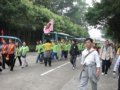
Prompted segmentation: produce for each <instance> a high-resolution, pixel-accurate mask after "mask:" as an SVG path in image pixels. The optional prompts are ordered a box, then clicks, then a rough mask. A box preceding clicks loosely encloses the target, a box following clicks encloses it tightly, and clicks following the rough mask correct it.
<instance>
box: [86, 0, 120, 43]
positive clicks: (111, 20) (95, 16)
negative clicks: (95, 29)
mask: <svg viewBox="0 0 120 90" xmlns="http://www.w3.org/2000/svg"><path fill="white" fill-rule="evenodd" d="M86 19H87V21H88V23H89V24H90V25H101V26H103V27H104V28H107V30H106V34H107V35H110V36H111V38H112V39H114V40H117V41H119V42H120V39H119V38H120V35H119V33H120V30H119V29H120V1H119V0H101V3H95V4H94V7H90V8H89V10H88V13H87V14H86ZM103 30H104V29H103Z"/></svg>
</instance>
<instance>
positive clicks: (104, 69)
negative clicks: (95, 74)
mask: <svg viewBox="0 0 120 90" xmlns="http://www.w3.org/2000/svg"><path fill="white" fill-rule="evenodd" d="M109 66H110V60H102V73H105V74H107V73H108V68H109Z"/></svg>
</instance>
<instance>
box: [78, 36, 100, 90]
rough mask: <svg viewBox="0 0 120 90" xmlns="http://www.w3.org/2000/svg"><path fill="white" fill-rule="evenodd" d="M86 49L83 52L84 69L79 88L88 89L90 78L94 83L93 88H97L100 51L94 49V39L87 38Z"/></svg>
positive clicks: (82, 62) (80, 89)
mask: <svg viewBox="0 0 120 90" xmlns="http://www.w3.org/2000/svg"><path fill="white" fill-rule="evenodd" d="M85 46H86V49H85V50H84V51H83V52H82V59H81V65H82V71H81V74H80V87H79V90H87V89H86V88H87V84H88V80H90V82H91V85H92V90H97V82H98V80H99V75H100V59H99V55H98V52H97V51H96V50H95V49H93V39H91V38H87V39H86V40H85Z"/></svg>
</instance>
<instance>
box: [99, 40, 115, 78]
mask: <svg viewBox="0 0 120 90" xmlns="http://www.w3.org/2000/svg"><path fill="white" fill-rule="evenodd" d="M100 58H101V60H102V75H105V76H107V74H108V69H109V66H110V62H111V60H113V49H112V47H111V46H110V45H109V41H108V40H106V41H105V43H104V45H103V46H102V47H101V50H100Z"/></svg>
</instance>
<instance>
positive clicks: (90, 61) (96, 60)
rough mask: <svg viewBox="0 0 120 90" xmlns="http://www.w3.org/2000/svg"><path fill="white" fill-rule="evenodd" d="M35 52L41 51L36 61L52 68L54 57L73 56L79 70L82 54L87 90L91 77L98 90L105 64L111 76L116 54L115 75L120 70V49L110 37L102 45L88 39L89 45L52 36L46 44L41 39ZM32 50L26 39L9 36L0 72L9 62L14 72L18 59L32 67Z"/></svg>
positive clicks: (94, 89)
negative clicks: (20, 39) (20, 40)
mask: <svg viewBox="0 0 120 90" xmlns="http://www.w3.org/2000/svg"><path fill="white" fill-rule="evenodd" d="M35 51H36V52H37V54H38V55H37V57H36V61H35V62H36V64H37V63H41V64H44V65H45V67H47V66H48V65H49V66H50V67H51V66H52V64H51V63H52V61H54V60H67V59H69V60H70V62H71V64H72V67H73V69H75V68H76V58H77V56H78V55H79V56H81V65H82V67H83V69H82V71H81V74H80V81H81V83H80V90H86V89H85V88H86V85H87V83H88V79H90V81H91V85H92V90H97V81H98V77H99V75H100V68H101V67H102V68H101V69H102V75H104V76H107V75H108V71H109V69H110V68H111V65H112V63H113V61H114V60H115V58H116V57H118V59H117V62H116V63H115V67H114V69H113V75H115V73H116V71H117V68H119V73H120V48H118V50H116V48H115V46H114V44H113V43H110V42H109V40H106V41H105V42H104V43H103V45H102V46H99V47H98V46H97V44H95V43H94V42H93V40H92V39H91V38H87V39H86V40H85V44H84V43H81V42H77V41H76V40H75V39H73V40H72V41H64V40H62V41H54V42H51V41H50V40H49V39H48V40H46V42H45V43H43V42H42V41H37V42H36V49H35ZM28 52H29V47H28V46H27V44H26V43H25V42H23V44H22V46H20V45H19V43H18V42H16V43H14V42H13V40H12V39H9V42H8V43H7V42H6V41H5V40H3V41H2V47H1V54H0V66H1V67H0V72H2V70H3V69H6V65H7V66H8V67H9V68H10V71H13V70H14V66H15V63H16V60H17V59H18V60H19V64H20V66H21V68H22V69H23V68H25V67H28V62H27V60H26V57H27V53H28ZM116 52H117V53H116ZM101 62H102V63H101ZM119 76H120V75H119ZM118 87H119V89H118V90H120V78H119V80H118Z"/></svg>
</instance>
